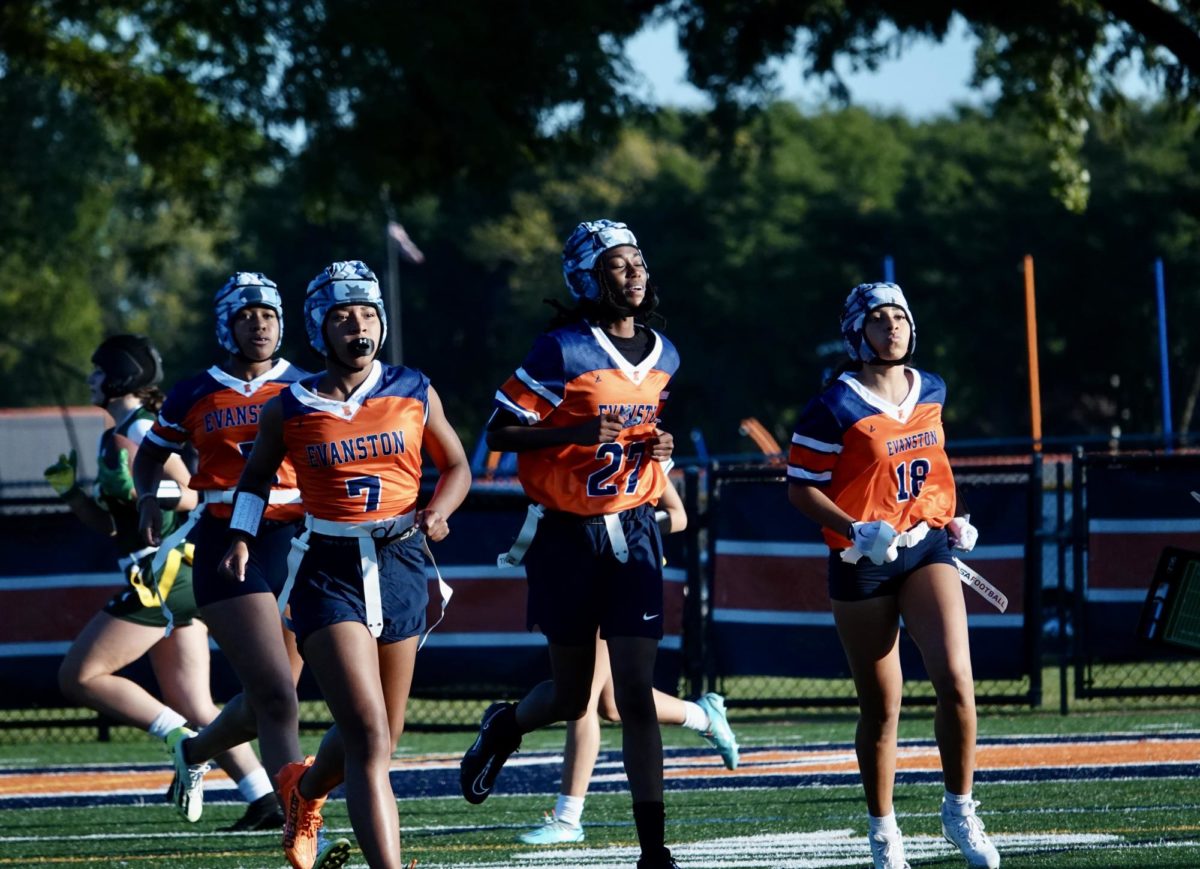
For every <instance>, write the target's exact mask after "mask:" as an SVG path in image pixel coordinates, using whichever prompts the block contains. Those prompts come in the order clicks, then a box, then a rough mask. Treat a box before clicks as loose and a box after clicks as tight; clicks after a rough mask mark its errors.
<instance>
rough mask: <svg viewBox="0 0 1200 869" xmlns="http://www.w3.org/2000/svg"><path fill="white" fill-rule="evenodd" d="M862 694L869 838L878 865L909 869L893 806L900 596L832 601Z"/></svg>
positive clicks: (860, 740) (860, 737)
mask: <svg viewBox="0 0 1200 869" xmlns="http://www.w3.org/2000/svg"><path fill="white" fill-rule="evenodd" d="M831 603H832V606H833V618H834V622H835V624H836V625H837V631H838V636H839V637H840V638H841V641H842V648H843V649H844V650H845V652H846V660H847V663H849V665H850V672H851V674H852V675H853V677H854V687H855V690H856V692H857V694H858V727H857V729H856V731H855V736H854V750H855V753H856V754H857V755H858V767H859V772H860V774H861V776H862V784H863V790H864V792H865V793H866V797H867V826H868V839H869V841H870V845H871V856H872V858H873V859H874V861H875V867H876V869H906V867H907V866H908V863H907V862H905V859H904V842H903V839H902V838H901V835H900V828H899V826H898V825H897V823H896V814H895V811H894V809H893V807H892V794H893V790H894V787H895V780H896V739H897V728H898V726H899V722H900V699H901V694H902V691H903V687H904V678H903V675H902V673H901V670H900V644H899V639H900V620H899V619H900V614H899V609H898V607H897V603H896V598H894V597H879V598H874V599H872V600H865V601H854V602H848V601H838V600H834V601H832V602H831Z"/></svg>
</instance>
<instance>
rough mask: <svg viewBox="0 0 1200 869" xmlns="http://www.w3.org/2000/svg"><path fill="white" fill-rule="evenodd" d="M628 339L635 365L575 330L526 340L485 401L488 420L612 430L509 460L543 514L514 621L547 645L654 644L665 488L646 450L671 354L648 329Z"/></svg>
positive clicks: (664, 468)
mask: <svg viewBox="0 0 1200 869" xmlns="http://www.w3.org/2000/svg"><path fill="white" fill-rule="evenodd" d="M638 328H639V330H642V329H643V327H638ZM635 338H637V339H639V341H640V342H641V343H642V344H643V346H644V347H645V350H646V352H645V355H644V356H642V357H641V358H640V359H637V360H636V361H634V360H631V359H629V358H626V356H625V355H624V352H623V351H622V350H620V349H618V348H617V346H616V345H615V344H614V341H613V340H612V339H611V338H610V336H609V335H608V334H607V333H605V332H604V331H603V330H601V329H600V328H598V327H596V326H593V325H591V324H589V323H588V322H586V321H581V322H579V323H576V324H573V325H569V326H564V327H562V328H560V329H555V330H553V331H551V332H548V333H546V334H544V335H542V336H540V337H539V338H538V339H537V341H536V342H535V343H534V346H533V349H532V350H531V351H530V353H529V355H528V356H527V357H526V358H525V361H524V363H523V364H522V365H521V367H520V368H519V369H518V370H517V371H516V373H515V374H514V375H513V376H512V377H510V378H509V379H508V380H507V381H506V382H505V383H504V385H503V386H501V387H500V390H499V391H498V392H497V393H496V400H495V403H496V406H497V408H498V411H499V412H502V413H508V414H510V415H511V416H513V417H515V418H516V419H518V420H520V421H521V422H523V423H525V424H526V425H530V426H536V427H545V428H564V429H565V428H571V427H575V426H578V425H580V424H582V423H585V422H588V421H590V420H594V419H596V418H597V417H599V416H602V415H604V414H614V415H616V416H618V417H620V419H621V420H622V424H623V429H622V431H621V433H620V435H619V436H618V437H617V439H616V440H615V441H613V442H611V443H598V444H574V443H563V444H555V445H553V446H547V447H539V448H535V449H527V450H522V451H520V452H519V453H518V454H517V474H518V477H519V478H520V481H521V485H522V486H523V487H524V489H525V493H526V494H527V495H528V496H529V497H530V498H531V499H532V500H533V501H534V502H535V503H536V504H538V505H540V507H541V508H545V512H544V515H542V517H541V519H540V521H539V523H538V525H537V526H536V533H534V535H533V539H532V542H530V543H528V552H527V553H526V554H525V572H526V576H527V578H528V580H529V599H528V607H527V614H526V623H527V626H528V627H529V628H530V629H531V630H532V629H533V628H534V627H537V628H540V629H541V631H542V633H543V634H545V635H546V637H547V639H549V640H550V642H552V643H559V644H582V643H591V642H592V641H593V639H594V638H595V636H596V629H597V627H599V628H600V633H601V636H604V637H609V636H638V637H652V638H661V637H662V622H663V620H662V618H661V615H662V540H661V538H660V536H659V531H658V526H657V524H656V522H655V520H654V510H653V505H654V504H656V503H657V502H658V499H659V497H660V496H661V495H662V492H663V489H664V488H665V487H666V486H667V485H668V482H667V472H668V470H669V465H668V464H665V463H662V462H658V461H656V460H654V459H652V458H651V457H650V449H651V445H652V443H653V441H654V438H655V437H656V435H655V430H656V428H657V426H658V421H659V416H660V414H661V411H662V406H663V402H664V401H665V400H666V399H667V397H668V395H669V389H670V383H671V379H672V378H673V377H674V376H675V372H676V370H677V369H678V367H679V354H678V352H677V351H676V350H675V347H674V345H672V344H671V342H670V341H668V340H667V339H666V338H665V337H664V336H662V335H660V334H658V333H657V332H654V331H652V330H645V331H644V332H639V333H637V334H636V335H635ZM521 536H522V537H525V536H526V533H525V532H524V531H523V532H522V535H521ZM510 563H511V562H510Z"/></svg>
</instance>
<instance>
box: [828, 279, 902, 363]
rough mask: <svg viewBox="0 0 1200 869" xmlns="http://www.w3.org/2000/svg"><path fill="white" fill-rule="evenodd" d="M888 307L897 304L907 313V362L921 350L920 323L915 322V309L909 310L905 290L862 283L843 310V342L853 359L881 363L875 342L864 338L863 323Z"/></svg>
mask: <svg viewBox="0 0 1200 869" xmlns="http://www.w3.org/2000/svg"><path fill="white" fill-rule="evenodd" d="M885 305H895V306H896V307H897V308H900V309H901V310H903V311H904V316H905V317H907V318H908V325H909V329H910V331H909V338H908V353H906V354H905V360H908V359H911V358H912V355H913V351H914V350H916V349H917V321H916V320H914V319H913V315H912V309H910V308H909V307H908V300H907V299H905V298H904V292H903V290H901V289H900V287H899V286H898V285H896V284H888V283H874V284H859V285H858V286H857V287H855V288H854V289H852V290H851V291H850V295H849V296H847V297H846V304H845V306H844V307H843V308H842V341H843V343H844V344H845V345H846V353H848V354H849V355H850V358H851V359H853V360H855V361H857V362H875V361H877V360H878V358H879V356H878V354H877V353H876V352H875V349H874V348H873V347H872V346H871V342H869V341H867V340H866V338H864V337H863V324H864V323H865V322H866V320H867V314H869V313H871V311H874V310H875V309H876V308H882V307H883V306H885Z"/></svg>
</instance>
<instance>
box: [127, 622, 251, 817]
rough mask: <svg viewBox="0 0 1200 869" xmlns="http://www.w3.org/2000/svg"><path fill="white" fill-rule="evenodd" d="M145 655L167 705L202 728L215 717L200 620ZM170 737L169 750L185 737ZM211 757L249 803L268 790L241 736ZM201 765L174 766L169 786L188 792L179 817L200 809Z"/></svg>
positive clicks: (196, 814)
mask: <svg viewBox="0 0 1200 869" xmlns="http://www.w3.org/2000/svg"><path fill="white" fill-rule="evenodd" d="M149 657H150V664H151V666H152V667H153V668H154V676H155V678H156V679H157V680H158V684H159V687H160V688H161V689H162V692H163V698H164V699H166V700H167V701H168V703H170V705H171V706H172V707H174V708H176V709H178V710H179V711H180V712H181V713H182V714H183V715H185V716H187V719H188V721H190V722H192V723H193V724H195V725H196V726H197V727H204V726H205V725H207V724H208V723H209V722H211V721H212V720H213V719H215V718H216V717H217V715H218V713H219V712H220V709H218V708H217V706H216V704H215V703H213V699H212V694H211V692H210V689H209V651H208V631H207V630H205V628H204V625H203V623H202V622H198V621H197V622H193V623H192V624H190V625H187V626H184V627H179V628H176V629H175V630H174V631H172V632H171V636H169V637H166V638H164V639H162V640H160V641H159V642H158V643H156V644H155V645H154V647H153V648H152V649H151V650H150V653H149ZM175 742H176V744H177V745H178V747H176V745H172V749H173V752H172V753H174V752H176V751H179V750H181V749H182V748H183V745H184V744H185V743H186V742H187V740H183V741H182V742H180V741H179V740H175ZM169 744H170V740H169ZM213 759H214V760H215V761H216V763H217V765H219V766H220V767H221V769H223V770H225V772H226V773H227V774H228V775H229V777H230V778H231V779H232V780H233V781H234V782H235V783H236V784H237V788H238V791H239V793H240V794H241V795H242V798H243V799H245V800H246V802H247V803H249V804H251V805H253V804H255V803H256V802H257V801H259V800H262V799H263V798H264V797H269V796H271V795H272V794H273V793H274V788H273V786H272V785H271V780H270V779H269V778H268V777H267V774H266V771H265V770H264V769H263V767H262V765H261V764H260V763H259V762H258V757H257V756H256V755H255V754H254V749H252V748H251V747H250V745H249V743H247V742H245V741H244V739H243V740H239V741H238V742H237V743H235V744H234V746H233V747H232V748H230V749H228V750H226V751H223V752H221V753H220V754H217V755H216V756H215V757H214V758H213ZM206 766H207V764H200V765H199V767H196V766H195V765H188V766H187V767H186V769H179V768H178V767H177V768H176V776H177V780H176V784H175V786H176V787H178V788H186V789H187V790H188V791H190V793H189V794H188V798H187V799H186V800H185V802H187V804H188V805H187V806H186V811H185V817H187V819H188V820H189V821H194V820H196V819H198V818H199V814H200V811H201V809H202V800H203V796H202V791H201V788H202V785H201V783H200V781H199V777H201V776H203V773H204V771H205V769H204V768H205V767H206ZM193 769H195V770H197V771H198V772H199V776H194V775H192V774H191V772H192V770H193ZM192 778H195V779H196V780H195V781H194V782H193V781H191V780H190V779H192Z"/></svg>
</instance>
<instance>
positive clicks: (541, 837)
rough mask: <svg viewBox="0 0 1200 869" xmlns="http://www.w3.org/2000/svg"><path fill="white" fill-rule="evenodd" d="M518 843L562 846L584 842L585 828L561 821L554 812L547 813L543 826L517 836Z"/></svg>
mask: <svg viewBox="0 0 1200 869" xmlns="http://www.w3.org/2000/svg"><path fill="white" fill-rule="evenodd" d="M517 841H518V842H520V843H521V844H523V845H562V844H566V843H570V842H582V841H583V827H582V826H580V825H579V824H568V823H567V822H565V821H560V820H559V819H558V818H557V817H556V816H555V814H554V812H546V816H545V820H544V821H543V823H542V825H541V826H540V827H534V828H533V829H532V830H530V831H528V832H526V833H522V834H521V835H519V836H517Z"/></svg>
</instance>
